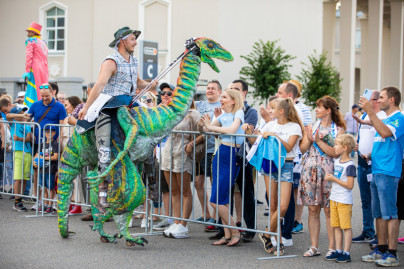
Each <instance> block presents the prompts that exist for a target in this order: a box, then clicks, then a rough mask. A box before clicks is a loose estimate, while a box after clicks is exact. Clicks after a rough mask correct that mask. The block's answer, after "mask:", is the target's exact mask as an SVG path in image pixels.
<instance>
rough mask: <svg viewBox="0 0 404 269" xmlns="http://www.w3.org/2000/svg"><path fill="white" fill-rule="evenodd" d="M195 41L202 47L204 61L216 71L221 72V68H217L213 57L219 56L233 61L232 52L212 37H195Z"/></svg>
mask: <svg viewBox="0 0 404 269" xmlns="http://www.w3.org/2000/svg"><path fill="white" fill-rule="evenodd" d="M195 43H196V44H197V45H198V47H199V49H200V55H201V60H202V62H205V63H207V64H208V65H209V66H210V67H211V68H212V69H213V70H215V71H216V72H219V68H217V66H216V64H215V62H214V61H213V60H212V58H217V59H220V60H222V61H226V62H228V61H233V56H232V55H231V54H230V52H228V51H227V50H226V49H224V48H223V47H222V46H220V44H219V43H217V42H215V41H213V40H212V39H210V38H206V37H199V38H196V39H195Z"/></svg>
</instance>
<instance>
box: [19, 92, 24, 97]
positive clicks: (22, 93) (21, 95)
mask: <svg viewBox="0 0 404 269" xmlns="http://www.w3.org/2000/svg"><path fill="white" fill-rule="evenodd" d="M24 96H25V92H18V94H17V97H24Z"/></svg>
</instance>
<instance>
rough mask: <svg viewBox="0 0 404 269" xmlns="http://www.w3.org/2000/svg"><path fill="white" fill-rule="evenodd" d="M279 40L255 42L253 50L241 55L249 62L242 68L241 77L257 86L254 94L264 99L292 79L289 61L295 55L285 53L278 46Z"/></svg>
mask: <svg viewBox="0 0 404 269" xmlns="http://www.w3.org/2000/svg"><path fill="white" fill-rule="evenodd" d="M277 42H278V41H267V42H265V43H264V42H263V41H262V40H259V41H258V42H255V43H254V46H253V51H252V52H251V53H250V54H248V55H247V56H243V55H242V56H241V58H243V59H245V60H246V61H247V63H248V66H244V67H242V68H241V70H240V77H241V79H243V80H245V81H247V82H248V83H249V85H251V86H252V87H254V88H255V91H254V92H253V96H254V97H256V98H259V99H262V100H265V99H267V98H268V97H270V96H271V95H274V94H275V93H276V92H277V91H278V86H279V85H280V84H281V83H282V82H283V81H284V80H289V79H290V74H289V72H288V68H289V67H290V66H291V65H290V64H289V61H290V60H292V59H294V58H295V57H293V56H291V55H288V54H285V51H284V50H283V49H282V48H281V47H279V46H277V44H276V43H277Z"/></svg>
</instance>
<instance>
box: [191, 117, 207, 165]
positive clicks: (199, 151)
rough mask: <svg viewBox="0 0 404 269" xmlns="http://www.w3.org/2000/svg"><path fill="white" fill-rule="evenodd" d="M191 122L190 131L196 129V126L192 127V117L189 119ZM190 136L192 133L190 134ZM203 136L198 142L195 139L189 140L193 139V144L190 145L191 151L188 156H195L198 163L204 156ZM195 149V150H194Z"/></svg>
mask: <svg viewBox="0 0 404 269" xmlns="http://www.w3.org/2000/svg"><path fill="white" fill-rule="evenodd" d="M190 122H191V131H193V130H196V126H195V128H193V121H192V119H191V120H190ZM191 136H192V135H191ZM202 137H203V141H202V142H201V143H199V144H196V143H195V140H191V142H192V141H194V144H195V146H194V147H192V151H191V153H190V154H189V156H190V157H191V158H192V156H195V162H196V163H199V162H200V161H202V159H203V158H204V157H205V153H206V147H205V137H204V136H202ZM194 149H195V151H194Z"/></svg>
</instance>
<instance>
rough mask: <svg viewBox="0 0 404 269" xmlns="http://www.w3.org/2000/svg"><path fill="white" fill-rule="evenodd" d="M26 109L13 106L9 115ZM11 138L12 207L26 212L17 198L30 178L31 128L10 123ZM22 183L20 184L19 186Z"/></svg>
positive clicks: (21, 112)
mask: <svg viewBox="0 0 404 269" xmlns="http://www.w3.org/2000/svg"><path fill="white" fill-rule="evenodd" d="M24 109H25V110H26V108H24V107H20V106H15V107H13V108H12V109H11V110H10V113H15V114H23V113H24V111H25V110H24ZM13 121H16V120H13ZM10 127H11V137H12V139H13V150H14V194H15V200H14V206H13V209H14V210H17V211H24V212H25V211H27V209H26V208H25V207H24V205H23V203H22V198H21V197H20V196H19V195H21V194H22V193H24V190H25V186H26V182H27V181H28V180H29V178H30V171H31V161H32V158H31V151H32V148H31V126H30V125H28V124H23V123H12V124H10ZM21 182H22V184H21Z"/></svg>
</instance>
